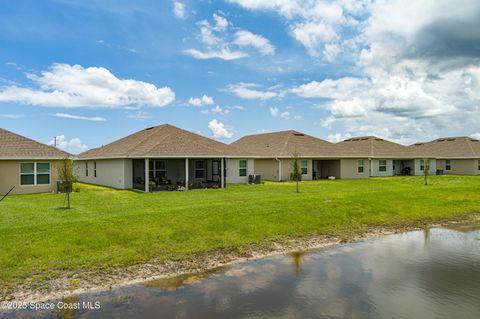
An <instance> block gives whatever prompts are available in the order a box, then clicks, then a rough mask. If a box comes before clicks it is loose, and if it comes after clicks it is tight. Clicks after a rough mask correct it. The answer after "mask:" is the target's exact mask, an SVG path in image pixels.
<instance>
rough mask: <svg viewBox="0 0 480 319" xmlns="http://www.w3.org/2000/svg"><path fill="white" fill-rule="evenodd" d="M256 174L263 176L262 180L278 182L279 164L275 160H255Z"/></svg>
mask: <svg viewBox="0 0 480 319" xmlns="http://www.w3.org/2000/svg"><path fill="white" fill-rule="evenodd" d="M254 165H255V167H254V170H255V174H257V175H261V176H262V180H266V181H278V163H277V161H276V160H275V159H274V158H269V159H255V164H254Z"/></svg>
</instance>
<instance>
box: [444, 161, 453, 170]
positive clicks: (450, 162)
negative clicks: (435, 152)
mask: <svg viewBox="0 0 480 319" xmlns="http://www.w3.org/2000/svg"><path fill="white" fill-rule="evenodd" d="M447 163H448V164H447ZM447 166H448V168H447ZM445 170H446V171H449V172H450V171H451V170H452V160H445Z"/></svg>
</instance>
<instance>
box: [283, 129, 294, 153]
mask: <svg viewBox="0 0 480 319" xmlns="http://www.w3.org/2000/svg"><path fill="white" fill-rule="evenodd" d="M285 132H290V134H288V136H287V139H286V140H285V143H284V144H283V147H282V149H281V151H280V156H282V155H283V151H285V149H286V148H287V145H288V142H289V141H290V137H292V135H293V133H292V131H291V130H290V131H285Z"/></svg>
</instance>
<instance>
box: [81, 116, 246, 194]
mask: <svg viewBox="0 0 480 319" xmlns="http://www.w3.org/2000/svg"><path fill="white" fill-rule="evenodd" d="M75 167H76V172H77V174H78V178H79V181H81V182H85V183H91V184H97V185H104V186H109V187H114V188H119V189H136V190H140V191H147V192H148V191H152V189H151V186H153V187H154V188H153V190H154V191H156V190H165V189H168V188H169V187H170V186H174V187H175V186H183V187H186V188H205V187H212V186H214V185H216V186H218V187H222V188H223V187H225V186H226V185H227V184H230V183H232V184H236V183H248V182H249V175H252V174H253V172H254V161H253V157H252V156H251V155H250V154H248V153H247V152H242V151H240V150H238V149H236V148H235V147H231V146H229V145H226V144H224V143H221V142H218V141H215V140H212V139H209V138H207V137H204V136H201V135H198V134H195V133H192V132H189V131H186V130H183V129H180V128H178V127H175V126H172V125H169V124H164V125H159V126H155V127H150V128H147V129H144V130H141V131H139V132H136V133H133V134H131V135H129V136H127V137H124V138H121V139H119V140H117V141H114V142H112V143H110V144H108V145H105V146H102V147H99V148H95V149H91V150H89V151H86V152H84V153H82V154H80V155H79V156H78V158H77V160H76V161H75ZM150 182H153V183H150ZM149 184H152V185H149ZM153 184H154V185H153Z"/></svg>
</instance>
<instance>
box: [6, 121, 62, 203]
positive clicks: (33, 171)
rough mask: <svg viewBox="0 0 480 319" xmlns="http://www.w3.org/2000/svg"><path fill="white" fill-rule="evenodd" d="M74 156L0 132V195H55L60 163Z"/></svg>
mask: <svg viewBox="0 0 480 319" xmlns="http://www.w3.org/2000/svg"><path fill="white" fill-rule="evenodd" d="M68 156H70V154H68V153H66V152H64V151H61V150H59V149H57V148H55V147H53V146H48V145H45V144H42V143H39V142H36V141H34V140H31V139H29V138H26V137H23V136H20V135H18V134H15V133H12V132H10V131H7V130H4V129H0V195H4V194H6V193H7V192H8V191H9V190H10V189H11V188H12V187H15V188H14V189H13V191H12V192H11V194H30V193H43V192H53V191H55V190H56V183H57V161H58V160H59V159H62V158H65V157H68Z"/></svg>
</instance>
